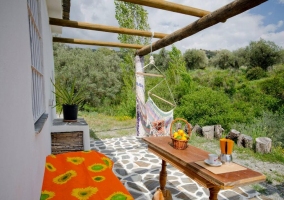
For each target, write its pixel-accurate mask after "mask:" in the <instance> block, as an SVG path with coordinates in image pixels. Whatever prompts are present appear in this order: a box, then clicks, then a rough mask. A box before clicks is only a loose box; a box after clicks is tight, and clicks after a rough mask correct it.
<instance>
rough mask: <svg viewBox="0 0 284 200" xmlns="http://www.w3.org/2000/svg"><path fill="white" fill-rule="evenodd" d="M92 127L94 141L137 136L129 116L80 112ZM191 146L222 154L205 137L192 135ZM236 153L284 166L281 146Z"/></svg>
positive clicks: (240, 148)
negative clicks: (269, 150)
mask: <svg viewBox="0 0 284 200" xmlns="http://www.w3.org/2000/svg"><path fill="white" fill-rule="evenodd" d="M79 117H83V118H84V119H85V120H86V122H87V123H88V125H89V127H90V136H91V137H92V138H94V139H106V138H117V137H123V136H131V135H132V136H133V135H136V119H135V118H134V119H131V118H129V117H127V116H121V117H113V116H107V115H104V114H100V113H96V112H91V113H89V112H79ZM189 143H190V144H191V145H193V146H196V147H199V148H202V149H204V150H205V151H208V152H211V153H217V154H220V150H216V149H219V141H218V140H207V139H205V138H203V137H200V136H197V135H195V134H192V136H191V140H190V142H189ZM234 151H235V152H236V153H238V156H239V157H240V158H243V159H246V158H247V157H254V158H256V159H258V160H261V161H266V162H273V163H282V164H284V149H283V148H281V147H280V146H277V147H272V151H271V153H269V154H260V153H256V152H255V151H254V150H252V149H248V148H242V147H238V146H237V145H235V146H234Z"/></svg>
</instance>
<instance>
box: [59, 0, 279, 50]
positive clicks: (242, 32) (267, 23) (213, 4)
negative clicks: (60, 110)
mask: <svg viewBox="0 0 284 200" xmlns="http://www.w3.org/2000/svg"><path fill="white" fill-rule="evenodd" d="M169 1H171V2H174V3H178V4H183V5H187V6H191V7H195V8H200V9H203V10H208V11H211V12H212V11H215V10H217V9H218V8H220V7H222V6H225V5H227V4H229V3H231V2H232V1H233V0H190V1H189V0H169ZM252 1H253V0H252ZM144 8H145V9H146V10H147V12H148V23H149V24H150V27H151V31H157V32H162V33H168V34H170V33H172V32H174V31H176V30H178V29H181V28H183V27H185V26H187V25H189V24H191V23H192V22H194V21H196V20H197V18H196V17H193V16H188V15H183V14H179V13H173V12H169V11H164V10H160V9H154V8H149V7H144ZM283 13H284V0H269V1H267V2H265V3H263V4H261V5H259V6H257V7H255V8H252V9H251V10H249V11H246V12H244V13H241V14H239V15H237V16H235V17H232V18H230V19H228V20H227V21H226V22H225V23H218V24H216V25H214V26H212V27H209V28H207V29H205V30H202V31H200V32H198V33H196V34H195V35H193V36H190V37H188V38H186V39H183V40H181V41H179V42H176V43H175V44H174V45H175V46H176V47H177V48H179V49H180V50H181V51H182V52H185V51H186V50H187V49H207V50H220V49H228V50H231V51H233V50H236V49H238V48H241V47H245V46H247V45H249V43H250V42H251V41H258V40H259V39H261V38H262V39H265V40H269V41H272V42H274V43H276V44H277V45H279V46H281V47H283V48H284V14H283ZM70 19H71V20H75V21H83V22H89V23H95V24H104V25H109V26H118V23H117V20H116V19H115V7H114V0H96V1H90V0H80V1H77V0H72V1H71V13H70ZM117 36H118V35H117V34H113V33H105V32H99V31H88V30H80V29H72V28H63V34H62V37H68V38H78V39H89V40H99V41H106V42H119V41H118V39H117ZM154 41H156V39H153V41H152V42H154ZM81 47H90V48H96V47H93V46H81ZM166 49H167V50H170V49H171V46H168V47H166Z"/></svg>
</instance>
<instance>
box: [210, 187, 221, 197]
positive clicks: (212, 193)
mask: <svg viewBox="0 0 284 200" xmlns="http://www.w3.org/2000/svg"><path fill="white" fill-rule="evenodd" d="M219 191H220V188H219V187H212V188H209V192H210V195H209V199H210V200H218V193H219Z"/></svg>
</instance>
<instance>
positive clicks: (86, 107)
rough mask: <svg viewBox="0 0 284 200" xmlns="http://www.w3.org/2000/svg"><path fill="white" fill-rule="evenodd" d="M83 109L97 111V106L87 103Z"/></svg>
mask: <svg viewBox="0 0 284 200" xmlns="http://www.w3.org/2000/svg"><path fill="white" fill-rule="evenodd" d="M83 110H84V111H87V112H95V111H96V108H94V107H92V106H90V105H88V104H85V105H84V106H83Z"/></svg>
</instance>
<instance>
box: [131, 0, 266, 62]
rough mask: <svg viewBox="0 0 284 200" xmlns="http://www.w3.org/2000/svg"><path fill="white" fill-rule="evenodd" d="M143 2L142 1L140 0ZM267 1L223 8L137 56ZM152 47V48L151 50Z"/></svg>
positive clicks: (236, 3)
mask: <svg viewBox="0 0 284 200" xmlns="http://www.w3.org/2000/svg"><path fill="white" fill-rule="evenodd" d="M140 1H141V0H140ZM265 1H267V0H254V1H252V0H238V1H233V2H232V3H229V4H227V5H226V6H223V7H221V8H220V9H218V10H216V11H214V12H212V13H210V14H208V15H206V16H204V17H202V18H200V19H199V20H197V21H195V22H193V23H192V24H189V25H188V26H186V27H184V28H182V29H179V30H177V31H175V32H173V33H171V34H170V35H168V36H166V37H164V38H163V39H161V40H158V41H156V42H154V43H153V44H152V45H148V46H146V47H143V48H142V49H140V50H138V51H137V52H136V54H137V55H140V56H142V55H147V54H149V53H150V52H151V49H152V51H156V50H158V49H161V48H163V47H166V46H168V45H171V44H173V43H175V42H177V41H180V40H182V39H184V38H187V37H188V36H191V35H194V34H195V33H198V32H199V31H201V30H204V29H206V28H208V27H210V26H213V25H215V24H218V23H219V22H223V21H225V20H227V19H229V18H231V17H233V16H235V15H238V14H240V13H242V12H244V11H246V10H249V9H251V8H253V7H255V6H257V5H259V4H261V3H263V2H265ZM151 46H152V48H151Z"/></svg>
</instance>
